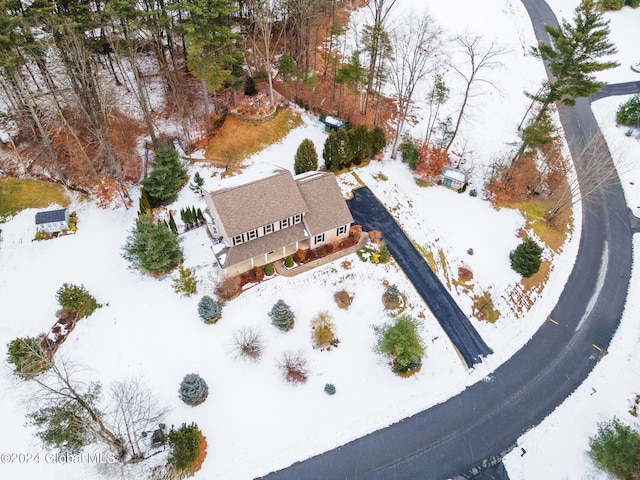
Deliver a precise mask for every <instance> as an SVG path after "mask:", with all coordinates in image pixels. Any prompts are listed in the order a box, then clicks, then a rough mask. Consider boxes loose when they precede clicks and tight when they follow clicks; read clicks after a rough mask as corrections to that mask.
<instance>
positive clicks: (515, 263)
mask: <svg viewBox="0 0 640 480" xmlns="http://www.w3.org/2000/svg"><path fill="white" fill-rule="evenodd" d="M509 258H510V259H511V268H513V269H514V270H515V271H516V272H518V273H519V274H520V275H522V276H523V277H530V276H532V275H533V274H534V273H536V272H537V271H538V270H540V264H541V263H542V247H541V246H540V245H538V244H537V243H536V242H535V241H533V240H532V239H530V238H527V239H526V240H525V241H524V242H522V243H521V244H520V245H518V247H517V248H516V249H515V250H514V251H513V252H511V254H510V255H509Z"/></svg>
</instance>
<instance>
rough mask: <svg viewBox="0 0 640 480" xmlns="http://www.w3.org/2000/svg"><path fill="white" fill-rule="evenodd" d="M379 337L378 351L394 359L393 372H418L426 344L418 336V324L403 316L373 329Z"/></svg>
mask: <svg viewBox="0 0 640 480" xmlns="http://www.w3.org/2000/svg"><path fill="white" fill-rule="evenodd" d="M373 331H374V333H375V334H376V337H377V343H376V347H375V349H376V351H377V352H378V353H382V354H384V355H389V356H390V357H391V358H392V359H393V371H394V372H395V373H399V374H405V373H408V372H413V371H416V370H417V368H418V367H420V365H421V363H420V362H421V359H422V357H423V356H424V343H423V342H422V339H421V338H420V335H418V322H417V321H416V320H414V319H413V318H411V317H410V316H406V315H405V316H402V317H398V318H396V319H395V321H394V322H393V323H386V324H384V325H382V326H375V327H374V328H373Z"/></svg>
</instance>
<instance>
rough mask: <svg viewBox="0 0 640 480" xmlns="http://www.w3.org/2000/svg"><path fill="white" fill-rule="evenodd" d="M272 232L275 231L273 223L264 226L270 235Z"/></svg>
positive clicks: (265, 231) (266, 232) (265, 232)
mask: <svg viewBox="0 0 640 480" xmlns="http://www.w3.org/2000/svg"><path fill="white" fill-rule="evenodd" d="M270 233H273V223H270V224H269V225H265V226H264V234H265V235H268V234H270Z"/></svg>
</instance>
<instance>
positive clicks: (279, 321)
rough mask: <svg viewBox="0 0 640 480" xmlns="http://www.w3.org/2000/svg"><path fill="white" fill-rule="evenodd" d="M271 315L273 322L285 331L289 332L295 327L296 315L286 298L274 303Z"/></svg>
mask: <svg viewBox="0 0 640 480" xmlns="http://www.w3.org/2000/svg"><path fill="white" fill-rule="evenodd" d="M269 317H271V323H272V324H273V325H274V326H275V327H276V328H278V329H280V330H282V331H283V332H288V331H289V330H291V329H292V328H293V322H294V320H295V316H294V315H293V312H292V311H291V308H289V305H287V304H286V303H284V300H278V301H277V302H276V303H275V304H274V305H273V307H272V308H271V311H270V312H269Z"/></svg>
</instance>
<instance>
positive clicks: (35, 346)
mask: <svg viewBox="0 0 640 480" xmlns="http://www.w3.org/2000/svg"><path fill="white" fill-rule="evenodd" d="M7 361H8V362H9V363H11V364H13V366H14V368H15V373H16V375H18V376H20V377H23V378H29V377H34V376H36V375H38V374H40V373H42V372H44V371H45V370H47V368H48V366H49V361H48V359H47V358H46V356H45V352H44V350H43V349H42V345H40V342H39V341H38V339H36V338H33V337H24V338H16V339H14V340H12V341H11V342H9V344H8V345H7Z"/></svg>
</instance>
